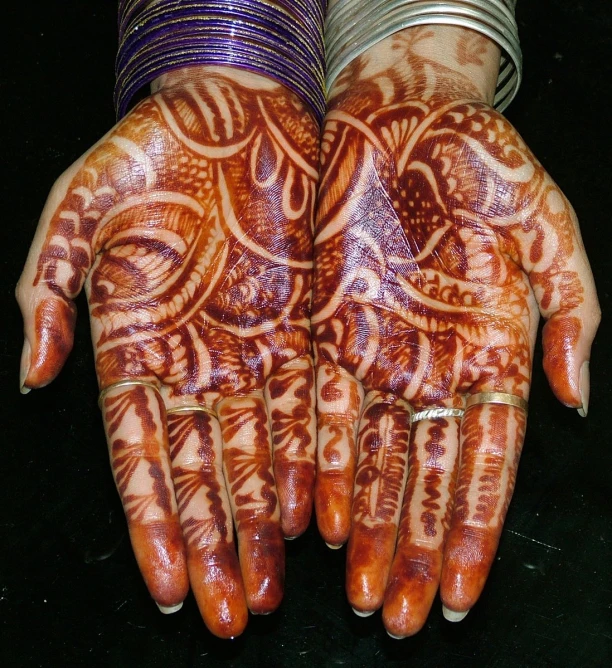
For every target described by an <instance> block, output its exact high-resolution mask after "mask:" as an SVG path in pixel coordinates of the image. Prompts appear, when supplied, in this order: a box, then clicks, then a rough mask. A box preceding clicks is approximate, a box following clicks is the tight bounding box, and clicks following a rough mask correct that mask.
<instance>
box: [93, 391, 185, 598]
mask: <svg viewBox="0 0 612 668" xmlns="http://www.w3.org/2000/svg"><path fill="white" fill-rule="evenodd" d="M102 413H103V417H104V427H105V430H106V437H107V440H108V444H109V449H110V460H111V467H112V470H113V475H114V477H115V483H116V485H117V489H118V490H119V495H120V497H121V503H122V504H123V509H124V511H125V515H126V517H127V521H128V528H129V532H130V538H131V541H132V547H133V549H134V555H135V556H136V561H137V562H138V566H139V568H140V571H141V573H142V575H143V578H144V580H145V583H146V585H147V588H148V589H149V592H150V593H151V596H152V597H153V599H154V600H155V601H156V603H157V604H158V605H160V606H162V607H164V608H174V607H176V606H178V605H179V604H180V603H181V602H182V601H183V599H184V598H185V596H186V595H187V592H188V591H189V580H188V576H187V564H186V560H185V550H184V546H183V536H182V532H181V526H180V523H179V517H178V512H177V506H176V500H175V498H174V490H173V486H172V478H171V467H170V457H169V453H168V434H167V432H166V428H165V424H164V420H163V415H164V405H163V403H162V399H161V397H160V396H159V394H158V393H157V392H156V391H155V390H153V389H152V388H150V387H145V386H142V385H141V386H133V387H130V388H127V389H126V388H115V389H111V390H109V391H108V392H107V393H106V395H105V396H104V399H103V402H102Z"/></svg>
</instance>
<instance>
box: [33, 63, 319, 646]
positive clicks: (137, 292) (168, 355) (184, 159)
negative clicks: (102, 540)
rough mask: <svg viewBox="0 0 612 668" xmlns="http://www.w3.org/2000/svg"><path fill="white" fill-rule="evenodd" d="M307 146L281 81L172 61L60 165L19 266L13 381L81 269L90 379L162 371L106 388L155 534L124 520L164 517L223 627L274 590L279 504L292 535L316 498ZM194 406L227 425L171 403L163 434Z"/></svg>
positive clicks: (120, 476) (50, 334)
mask: <svg viewBox="0 0 612 668" xmlns="http://www.w3.org/2000/svg"><path fill="white" fill-rule="evenodd" d="M222 72H224V73H222ZM230 72H231V74H230ZM317 160H318V128H317V126H316V124H315V122H314V120H313V118H312V117H311V116H310V114H309V112H308V111H307V110H306V109H305V108H304V107H303V106H302V105H301V103H299V101H298V100H297V98H295V96H294V95H293V94H291V93H289V92H288V91H286V90H285V89H284V88H283V87H282V86H279V85H277V84H275V83H273V82H271V81H268V80H267V79H264V78H262V77H258V76H254V75H250V74H245V73H243V72H241V71H240V70H231V71H230V70H228V69H225V70H222V69H219V68H211V69H210V70H207V71H206V72H205V73H204V74H202V73H200V74H199V76H196V77H194V76H193V74H190V71H189V70H184V71H182V72H177V73H175V74H173V76H172V77H171V81H170V83H169V85H167V86H165V87H164V88H163V90H162V91H161V92H159V93H157V94H155V95H153V96H152V97H150V98H148V99H147V100H145V101H143V102H142V103H141V104H140V105H139V106H138V107H137V108H136V109H134V110H133V111H132V112H131V113H130V115H129V116H127V117H126V118H125V119H124V120H123V121H122V122H120V123H119V124H118V125H117V126H116V127H115V128H114V129H113V130H112V131H111V132H110V133H109V134H108V135H107V136H106V137H105V138H104V139H103V140H102V141H101V142H100V143H99V144H98V145H96V146H95V147H94V148H93V149H92V150H91V151H90V152H89V153H88V154H87V155H86V156H85V157H84V158H83V159H82V160H81V161H80V162H79V163H78V164H77V165H76V166H75V167H74V168H72V169H71V170H69V172H68V173H67V175H66V176H65V177H63V178H62V179H61V180H60V182H59V184H58V186H57V187H56V189H55V195H54V196H55V203H56V204H57V206H53V207H52V208H53V210H52V211H51V213H50V214H47V219H46V220H45V222H44V224H45V226H46V228H45V235H44V239H43V240H42V242H41V244H40V247H39V249H38V252H37V253H36V259H35V263H33V262H30V263H29V269H27V271H26V273H25V274H24V277H25V279H22V282H23V281H24V280H26V281H30V283H29V287H28V289H29V290H30V291H31V293H32V294H34V295H35V298H34V299H33V300H32V301H33V302H37V303H39V304H40V306H39V308H38V317H37V322H36V325H35V329H34V334H33V335H32V336H31V337H30V339H31V341H30V343H31V344H32V345H33V351H32V360H33V361H32V363H31V364H30V369H29V372H28V374H27V377H26V380H25V384H26V386H28V387H31V386H33V385H36V384H41V383H43V382H49V381H50V380H51V379H52V375H54V374H55V373H57V372H58V371H59V368H60V367H61V365H62V363H63V361H64V359H65V357H66V355H67V354H68V352H69V349H70V347H71V343H72V328H73V324H74V307H73V304H72V301H71V300H72V299H73V298H74V297H75V296H76V294H77V293H78V292H79V291H80V289H81V287H82V286H83V284H84V282H85V283H86V285H85V287H86V290H87V294H88V300H89V308H90V315H91V324H92V337H93V342H94V348H95V353H96V370H97V374H98V379H99V382H100V386H101V387H109V386H110V385H112V384H113V383H116V382H118V381H120V380H123V379H138V380H144V381H148V382H150V383H154V384H155V385H156V386H159V388H160V396H159V397H154V396H153V394H154V391H153V390H152V389H151V388H148V389H145V388H144V387H142V386H141V387H136V388H133V389H130V390H129V391H123V392H121V393H119V394H117V390H112V391H111V392H110V393H109V394H108V395H107V396H106V397H105V400H104V414H105V423H106V429H107V435H108V440H109V443H110V448H111V461H112V466H113V471H114V473H115V478H116V481H117V486H118V488H119V491H120V494H121V497H122V501H123V502H124V506H125V509H126V515H127V517H128V522H129V524H130V532H131V534H132V538H133V542H134V546H135V550H136V553H137V556H138V554H139V551H140V552H141V553H143V554H144V553H145V552H146V546H145V545H144V543H146V541H147V540H149V539H148V538H147V537H144V538H142V539H140V538H134V536H135V535H136V532H137V531H140V530H144V529H143V527H147V526H153V524H155V525H156V526H164V527H166V528H167V534H168V536H170V528H169V527H170V526H172V527H173V529H172V531H174V533H173V534H172V537H171V540H172V541H174V543H173V547H172V550H174V551H175V553H176V554H174V553H173V554H174V556H173V557H172V559H174V561H176V562H177V563H178V560H179V557H180V560H182V561H183V562H184V561H185V557H184V555H183V551H184V550H186V553H187V567H188V568H189V573H190V576H191V579H192V586H193V588H194V591H195V595H196V598H197V600H198V603H199V605H200V609H201V610H202V614H203V616H204V619H205V621H206V623H207V625H208V626H209V628H210V629H211V630H212V631H213V633H216V634H217V635H221V636H224V637H226V636H228V635H236V634H237V633H240V631H241V630H242V628H244V624H245V623H246V604H245V600H246V601H247V602H248V605H249V607H250V608H251V609H252V610H258V611H265V612H269V611H271V610H272V609H274V608H275V607H276V606H277V605H278V603H279V602H280V599H281V596H282V579H283V569H284V557H283V550H284V548H283V540H282V533H281V529H280V521H281V518H280V510H281V508H282V510H283V513H284V517H283V526H284V527H285V529H286V531H287V532H288V534H289V535H297V534H298V533H301V532H302V531H303V530H304V529H305V527H306V525H307V524H308V519H309V516H310V500H311V498H312V488H313V485H314V456H315V455H314V443H315V441H314V406H313V401H314V380H313V369H312V362H311V360H310V323H309V311H310V297H311V289H312V278H311V271H312V232H313V216H314V203H315V188H316V181H317V178H318V172H317ZM44 218H45V217H44V216H43V219H44ZM56 316H59V317H57V320H58V322H53V320H54V319H55V318H56ZM45 337H46V338H45ZM49 338H51V339H53V341H52V345H49V346H47V348H46V349H45V348H44V347H41V345H43V344H44V341H45V340H47V339H49ZM41 342H42V344H41ZM152 393H153V394H152ZM264 393H265V397H266V400H267V401H268V402H269V406H268V407H267V406H266V405H265V402H264V399H263V397H264ZM234 397H235V399H234ZM197 404H200V405H202V406H205V407H208V408H210V409H212V410H217V411H218V414H219V420H220V424H221V428H219V425H218V424H217V423H216V421H215V420H214V419H213V418H212V417H210V418H209V417H206V416H202V415H199V416H195V415H192V414H188V415H187V416H184V415H183V414H180V417H179V414H176V415H173V416H172V417H171V418H170V419H169V424H170V427H171V429H170V434H169V437H168V434H166V432H165V427H164V426H163V425H164V424H165V410H164V406H165V407H166V408H173V407H180V406H183V407H184V406H193V405H197ZM269 421H270V422H271V431H270V427H269V425H268V422H269ZM132 429H135V430H136V433H137V437H134V436H133V432H132V431H131V430H132ZM247 433H248V434H250V436H249V438H246V437H245V434H247ZM272 442H273V444H274V453H275V462H274V467H275V472H276V475H277V477H278V479H279V494H280V503H281V508H279V502H278V500H277V495H276V489H275V480H274V476H273V474H272ZM168 447H170V448H171V449H172V461H173V464H172V471H171V467H170V462H169V454H168ZM222 447H223V448H226V449H227V451H224V453H223V455H222V454H221V448H222ZM221 461H223V462H224V466H225V470H226V477H227V482H228V484H229V485H231V489H230V497H231V506H232V508H233V513H234V520H235V522H236V526H237V531H238V537H239V541H238V542H239V553H240V565H238V561H237V557H236V555H235V554H234V546H233V540H232V524H231V522H232V519H231V512H230V499H229V498H227V495H226V492H225V482H224V479H223V476H222V474H221V469H220V468H219V467H220V466H221ZM173 478H174V483H175V484H174V491H175V492H176V494H177V497H178V508H177V506H176V503H175V500H174V493H173V486H172V479H173ZM179 516H180V522H181V524H182V531H183V533H182V536H184V538H185V543H186V545H185V548H184V547H183V545H182V537H181V529H180V526H179ZM164 531H166V529H164ZM162 533H163V532H162ZM155 540H157V542H158V543H160V545H161V542H163V538H162V537H161V534H160V535H159V536H158V537H157V538H155ZM169 540H170V538H169ZM139 541H140V542H143V541H144V542H143V544H142V545H137V543H138V542H139ZM158 547H159V546H158ZM159 549H160V550H161V549H162V548H161V547H159ZM169 549H170V548H169ZM160 554H161V552H160ZM232 554H233V555H234V556H233V557H232V556H231V555H232ZM139 563H140V565H141V568H143V569H146V568H147V566H146V564H145V562H144V561H143V559H141V558H139ZM168 563H169V564H170V561H169V562H168ZM155 568H159V569H160V570H159V573H158V574H157V575H155V574H154V573H153V575H151V577H150V578H148V579H147V584H148V585H149V588H150V589H151V591H152V593H153V595H154V597H155V598H156V600H157V601H158V602H160V601H162V599H160V598H159V597H158V593H159V592H158V590H159V586H157V585H156V584H155V582H154V580H155V578H157V579H158V580H159V579H164V578H165V580H168V581H170V580H171V579H172V577H178V576H176V574H175V575H174V576H173V575H172V574H171V573H166V571H164V567H163V566H160V565H159V564H157V565H156V566H155ZM185 568H186V567H185V565H184V563H183V565H182V566H181V567H180V569H179V570H181V573H182V575H181V576H180V577H179V578H178V579H180V580H181V583H184V580H185V577H184V574H185ZM215 569H217V571H218V569H221V572H218V573H217V575H215V574H214V572H215ZM240 569H242V574H241V573H240ZM149 570H150V571H151V572H153V571H152V570H151V569H149ZM153 570H154V569H153ZM166 570H167V569H166ZM171 570H172V569H171ZM164 573H166V574H165V575H164ZM243 576H244V586H243V582H242V577H243ZM146 577H147V576H146ZM181 586H182V584H181ZM175 594H176V592H175ZM182 596H184V592H183V594H182V595H181V596H179V595H178V594H176V595H175V597H174V600H172V601H171V604H172V605H174V604H177V603H178V602H180V600H182ZM168 598H169V597H168V596H165V598H163V600H165V601H168ZM162 602H163V601H162ZM169 604H170V603H169Z"/></svg>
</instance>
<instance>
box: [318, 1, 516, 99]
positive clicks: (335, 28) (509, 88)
mask: <svg viewBox="0 0 612 668" xmlns="http://www.w3.org/2000/svg"><path fill="white" fill-rule="evenodd" d="M515 6H516V0H457V1H455V0H446V1H437V0H435V1H432V0H338V1H337V2H336V3H335V4H334V5H333V6H332V7H330V9H329V11H328V13H327V19H326V22H325V46H326V60H327V80H326V84H327V90H328V91H329V90H331V86H332V84H333V82H334V80H335V79H336V78H337V77H338V75H339V74H340V72H341V71H342V70H343V69H344V68H345V67H346V66H347V65H348V64H349V63H351V62H352V61H353V60H354V59H355V58H357V57H358V56H360V55H361V54H362V53H364V52H365V51H367V50H368V49H369V48H370V47H371V46H374V44H377V43H378V42H380V41H381V40H383V39H385V38H386V37H389V36H390V35H392V34H393V33H396V32H398V31H399V30H403V29H404V28H410V27H413V26H420V25H431V24H437V25H440V24H443V25H451V26H459V27H462V28H469V29H471V30H475V31H476V32H479V33H481V34H482V35H485V36H486V37H488V38H489V39H491V40H492V41H493V42H495V43H496V44H497V45H498V46H499V47H500V48H501V50H502V60H501V66H500V72H499V77H498V81H497V91H496V94H495V106H496V107H497V109H499V110H500V111H503V110H504V109H505V108H506V107H507V106H508V105H509V104H510V102H511V101H512V100H513V98H514V96H515V95H516V92H517V91H518V89H519V86H520V83H521V77H522V67H523V58H522V54H521V46H520V43H519V38H518V27H517V24H516V19H515V17H514V10H515Z"/></svg>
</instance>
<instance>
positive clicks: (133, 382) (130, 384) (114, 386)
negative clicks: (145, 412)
mask: <svg viewBox="0 0 612 668" xmlns="http://www.w3.org/2000/svg"><path fill="white" fill-rule="evenodd" d="M137 385H141V386H143V387H150V388H151V389H152V390H155V391H156V392H157V393H158V394H159V393H160V392H159V387H157V385H155V384H154V383H151V382H149V381H146V380H120V381H119V382H117V383H113V384H112V385H109V386H108V387H105V388H104V389H103V390H102V391H101V392H100V395H99V396H98V406H99V407H100V410H102V402H103V401H104V397H105V396H106V395H107V394H108V393H109V392H110V391H111V390H116V389H118V388H120V387H135V386H137Z"/></svg>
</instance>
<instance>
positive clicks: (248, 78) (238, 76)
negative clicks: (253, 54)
mask: <svg viewBox="0 0 612 668" xmlns="http://www.w3.org/2000/svg"><path fill="white" fill-rule="evenodd" d="M211 75H213V76H214V75H220V76H224V77H227V78H228V79H231V80H232V81H234V82H235V83H237V84H240V85H242V86H244V87H245V88H250V89H252V90H274V89H275V88H279V87H281V84H279V83H278V81H276V80H275V79H273V78H272V77H268V76H265V75H263V74H257V73H256V72H251V71H249V70H246V69H244V68H241V67H232V66H229V65H189V66H188V67H180V68H178V69H175V70H170V71H168V72H165V73H164V74H161V75H160V76H158V77H157V78H155V79H153V81H152V82H151V93H152V94H155V93H159V92H163V91H165V90H168V89H169V88H175V87H177V86H186V85H188V84H198V83H199V82H201V81H205V80H206V79H208V78H210V77H211Z"/></svg>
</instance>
